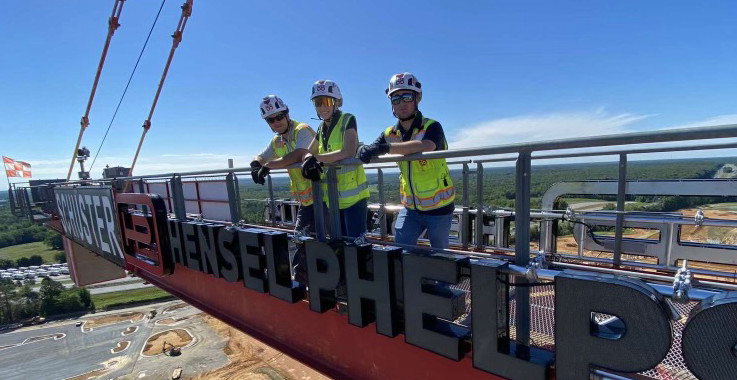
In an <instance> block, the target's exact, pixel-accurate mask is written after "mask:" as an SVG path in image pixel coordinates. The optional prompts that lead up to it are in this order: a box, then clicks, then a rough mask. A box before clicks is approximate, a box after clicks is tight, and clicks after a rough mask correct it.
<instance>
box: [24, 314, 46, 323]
mask: <svg viewBox="0 0 737 380" xmlns="http://www.w3.org/2000/svg"><path fill="white" fill-rule="evenodd" d="M45 322H46V318H45V317H42V316H40V315H37V316H35V317H31V318H28V319H25V320H22V321H20V323H21V324H22V325H23V326H34V325H40V324H42V323H45Z"/></svg>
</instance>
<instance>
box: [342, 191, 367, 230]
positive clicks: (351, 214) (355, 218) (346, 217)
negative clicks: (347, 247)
mask: <svg viewBox="0 0 737 380" xmlns="http://www.w3.org/2000/svg"><path fill="white" fill-rule="evenodd" d="M367 215H368V201H367V199H366V198H364V199H361V200H360V201H358V202H356V204H354V205H353V206H351V207H348V208H345V209H342V210H340V225H341V229H342V231H341V234H342V235H343V237H350V238H357V237H359V236H361V234H363V233H365V232H366V217H367Z"/></svg>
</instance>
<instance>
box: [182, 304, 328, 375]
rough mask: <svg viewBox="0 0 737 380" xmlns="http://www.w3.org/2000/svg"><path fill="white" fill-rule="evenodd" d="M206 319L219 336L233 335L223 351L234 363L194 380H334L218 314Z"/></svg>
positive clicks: (205, 317) (229, 336)
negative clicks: (230, 323) (218, 316)
mask: <svg viewBox="0 0 737 380" xmlns="http://www.w3.org/2000/svg"><path fill="white" fill-rule="evenodd" d="M203 319H204V320H205V321H206V322H207V323H208V324H209V325H210V327H211V328H212V329H213V330H215V332H217V334H218V335H220V336H224V337H228V338H229V339H228V343H227V344H226V346H225V347H224V348H223V351H224V352H225V354H226V355H228V359H229V360H230V364H228V365H226V366H225V367H223V368H220V369H217V370H215V371H211V372H208V373H204V374H200V375H198V376H197V377H194V378H192V379H193V380H230V379H243V380H282V379H289V380H298V379H299V380H330V378H329V377H326V376H324V375H322V374H321V373H319V372H317V371H315V370H313V369H312V368H310V367H308V366H306V365H304V364H302V363H300V362H298V361H297V360H295V359H292V358H291V357H289V356H287V355H284V354H282V353H281V352H279V351H277V350H276V349H274V348H271V347H269V346H267V345H266V344H264V343H262V342H260V341H258V340H256V339H254V338H252V337H250V336H248V335H246V334H245V333H243V332H241V331H239V330H237V329H235V328H233V327H230V326H229V325H227V324H226V323H224V322H222V321H220V320H218V319H216V318H214V317H211V316H204V317H203Z"/></svg>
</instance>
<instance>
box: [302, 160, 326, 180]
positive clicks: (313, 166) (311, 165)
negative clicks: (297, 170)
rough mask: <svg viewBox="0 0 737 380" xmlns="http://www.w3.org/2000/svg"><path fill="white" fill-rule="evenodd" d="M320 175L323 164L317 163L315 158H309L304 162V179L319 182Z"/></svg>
mask: <svg viewBox="0 0 737 380" xmlns="http://www.w3.org/2000/svg"><path fill="white" fill-rule="evenodd" d="M320 174H322V163H321V162H319V161H317V158H315V156H309V157H307V158H306V159H305V160H304V162H302V177H305V178H307V179H309V180H312V181H319V180H320Z"/></svg>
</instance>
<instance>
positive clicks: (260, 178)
mask: <svg viewBox="0 0 737 380" xmlns="http://www.w3.org/2000/svg"><path fill="white" fill-rule="evenodd" d="M270 171H271V169H270V168H267V167H266V166H262V167H261V169H259V170H258V181H259V182H258V183H260V184H262V185H263V184H264V182H266V176H267V175H269V172H270Z"/></svg>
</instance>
